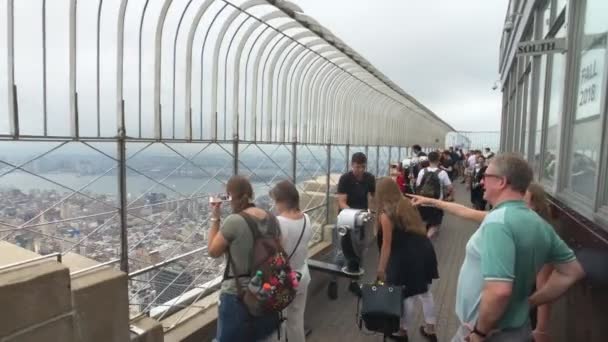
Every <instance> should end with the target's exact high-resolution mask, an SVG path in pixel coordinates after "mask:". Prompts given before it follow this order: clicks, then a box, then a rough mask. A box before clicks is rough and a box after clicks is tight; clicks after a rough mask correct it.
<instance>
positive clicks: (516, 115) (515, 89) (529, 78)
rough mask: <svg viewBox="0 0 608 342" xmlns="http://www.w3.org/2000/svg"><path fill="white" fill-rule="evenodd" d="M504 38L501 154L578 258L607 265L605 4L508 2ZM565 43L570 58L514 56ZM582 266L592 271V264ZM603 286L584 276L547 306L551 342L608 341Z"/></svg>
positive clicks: (602, 0) (592, 0) (598, 0)
mask: <svg viewBox="0 0 608 342" xmlns="http://www.w3.org/2000/svg"><path fill="white" fill-rule="evenodd" d="M509 8H510V12H509V13H507V16H506V22H511V23H512V24H513V28H512V29H511V30H509V29H508V26H509V25H506V26H505V28H507V29H506V30H505V32H504V34H503V38H502V42H501V44H500V46H501V53H500V71H501V80H502V86H503V89H502V90H503V112H502V121H501V122H502V127H501V140H500V144H501V150H503V151H514V152H519V153H521V154H522V155H524V156H525V157H526V158H527V159H528V161H529V162H531V163H532V165H533V169H534V174H535V181H537V182H539V183H541V184H542V185H544V187H545V190H546V191H547V193H548V194H549V195H550V196H549V197H550V198H551V202H552V209H553V213H554V215H555V217H554V223H555V224H554V225H555V228H556V230H557V231H558V233H559V234H560V236H561V237H562V238H563V239H564V241H566V243H568V245H569V246H570V247H571V248H573V249H574V250H575V252H576V253H577V255H579V256H580V255H582V254H581V253H583V254H584V253H586V252H588V251H598V254H597V255H598V256H597V258H596V259H594V260H593V263H595V264H596V265H595V266H594V267H598V265H599V267H604V268H608V170H607V169H608V124H607V119H606V117H607V114H606V113H607V109H606V103H607V101H606V98H607V93H608V91H607V86H606V85H607V79H608V73H607V72H606V70H608V68H607V67H606V64H607V63H608V58H607V57H608V52H607V51H608V1H606V0H541V1H533V0H519V1H515V0H512V1H511V5H510V7H509ZM553 38H567V45H566V52H563V53H561V52H558V53H553V54H544V55H539V56H534V57H531V56H521V55H520V56H518V55H517V54H516V50H517V45H518V43H520V42H523V41H530V40H542V39H553ZM581 262H582V263H583V266H584V267H585V268H586V269H587V270H588V271H589V270H592V268H591V266H592V264H590V263H589V262H588V261H584V260H582V259H581ZM607 290H608V287H607V286H606V283H605V280H604V281H602V280H598V279H596V278H593V277H587V278H586V279H585V280H584V281H582V282H580V283H578V284H577V285H576V286H575V287H574V288H572V289H571V290H570V291H568V293H567V294H566V295H565V296H564V297H562V298H561V299H560V300H559V301H557V302H556V303H555V304H554V305H553V310H552V321H551V326H550V328H551V334H552V340H555V341H607V340H608V330H607V329H606V327H607V326H608V321H607V319H608V309H606V308H607V307H608V297H607V296H606V293H608V291H607Z"/></svg>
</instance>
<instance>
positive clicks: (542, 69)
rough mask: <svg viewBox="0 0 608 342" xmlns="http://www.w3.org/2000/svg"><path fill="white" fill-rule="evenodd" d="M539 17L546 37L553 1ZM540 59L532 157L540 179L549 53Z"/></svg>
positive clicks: (541, 37)
mask: <svg viewBox="0 0 608 342" xmlns="http://www.w3.org/2000/svg"><path fill="white" fill-rule="evenodd" d="M539 11H540V12H539V16H540V18H539V19H538V21H539V25H540V29H539V36H538V39H544V38H545V37H546V36H547V34H548V33H549V28H550V24H551V1H547V2H546V3H545V6H544V7H543V8H541V9H540V10H539ZM536 58H538V60H539V64H538V71H537V70H534V72H535V73H536V72H538V85H537V87H538V95H537V99H538V103H537V105H536V106H537V107H536V121H535V123H536V126H535V130H534V132H533V133H532V139H533V140H534V151H533V153H534V156H533V157H532V169H533V170H534V174H535V175H536V179H540V176H541V162H542V158H541V157H542V155H541V153H540V152H541V149H542V146H541V143H542V137H543V136H544V132H545V129H544V126H543V119H544V117H545V88H546V81H547V55H541V56H538V57H536Z"/></svg>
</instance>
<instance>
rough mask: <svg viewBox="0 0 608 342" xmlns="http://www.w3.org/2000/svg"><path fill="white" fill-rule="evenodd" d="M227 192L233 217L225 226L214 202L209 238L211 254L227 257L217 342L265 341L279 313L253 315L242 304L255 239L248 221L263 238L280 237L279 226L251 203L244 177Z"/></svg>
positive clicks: (232, 181) (234, 180) (237, 178)
mask: <svg viewBox="0 0 608 342" xmlns="http://www.w3.org/2000/svg"><path fill="white" fill-rule="evenodd" d="M226 192H227V193H228V195H229V196H230V197H231V200H230V207H231V208H232V212H233V213H232V214H231V215H228V217H226V219H225V220H224V223H223V224H220V221H221V205H222V204H221V202H219V201H218V202H212V203H211V206H212V213H211V219H210V221H211V228H210V229H209V236H208V244H209V246H208V253H209V256H210V257H212V258H219V257H221V256H222V255H226V269H225V272H224V279H223V281H222V285H221V290H220V300H219V308H218V322H217V336H216V339H217V341H218V342H241V341H263V340H266V339H267V338H268V337H270V335H271V334H272V333H273V332H274V331H276V330H277V328H278V326H279V317H278V313H276V312H275V313H270V314H266V315H263V316H259V317H255V316H252V315H251V314H250V313H249V312H248V310H247V307H246V306H245V304H244V303H243V302H242V300H241V298H242V294H243V293H244V291H246V290H247V286H248V284H249V280H250V278H251V276H250V275H251V271H252V270H251V267H252V265H251V255H252V252H253V243H254V238H253V234H252V232H251V230H250V228H249V226H248V224H247V221H246V219H247V220H251V221H253V222H254V223H255V225H256V226H257V228H258V230H259V231H260V232H261V233H262V234H264V235H272V236H276V238H280V235H281V231H280V228H279V223H278V222H277V219H276V217H274V215H272V214H270V213H268V212H266V211H265V210H262V209H259V208H256V207H255V205H254V204H253V203H252V201H253V189H252V187H251V183H250V182H249V180H247V179H246V178H245V177H242V176H233V177H231V178H230V179H229V180H228V184H227V185H226Z"/></svg>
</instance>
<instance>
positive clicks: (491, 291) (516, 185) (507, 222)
mask: <svg viewBox="0 0 608 342" xmlns="http://www.w3.org/2000/svg"><path fill="white" fill-rule="evenodd" d="M531 180H532V170H531V169H530V167H529V166H528V163H527V162H526V161H525V160H523V159H521V158H520V157H519V156H517V155H515V154H502V155H499V156H497V157H495V158H494V159H492V162H491V163H490V165H489V166H488V169H487V170H486V173H485V176H484V185H485V194H484V198H485V199H486V200H487V201H488V202H490V204H492V206H494V209H493V210H492V211H491V212H490V213H489V214H488V215H487V216H486V218H485V219H484V221H483V222H482V224H481V226H480V227H479V229H478V230H477V231H476V232H475V233H474V234H473V236H471V239H470V240H469V242H468V243H467V246H466V256H465V260H464V262H463V264H462V267H461V269H460V275H459V277H458V289H457V293H456V315H457V316H458V318H459V319H460V321H461V323H462V324H461V327H460V328H459V329H458V331H457V333H456V335H455V336H454V338H453V339H452V341H453V342H456V341H458V342H460V341H463V340H467V341H531V328H530V322H529V319H528V317H529V316H528V313H529V309H530V304H529V301H530V302H533V304H534V305H539V304H543V303H546V302H548V301H551V300H554V299H555V298H557V297H558V296H559V295H561V294H563V292H564V291H565V290H566V289H567V288H568V287H569V286H571V285H572V284H574V283H575V282H576V281H577V280H578V279H580V278H581V277H582V276H583V274H584V272H583V270H582V268H581V266H580V264H579V263H578V261H576V257H575V256H574V253H573V252H572V250H571V249H570V248H568V246H567V245H566V244H565V243H564V242H563V241H562V240H561V239H560V238H559V236H558V235H557V234H556V233H555V231H554V230H553V228H552V227H551V226H550V225H549V224H548V223H547V222H546V221H544V220H543V219H542V218H540V217H539V216H538V215H537V214H536V213H535V212H534V211H532V210H530V209H528V208H527V207H526V204H525V203H524V201H523V196H524V194H525V192H526V189H527V188H528V185H529V184H530V182H531ZM546 263H551V264H554V266H555V271H554V273H553V274H552V275H551V278H550V280H549V281H548V283H547V285H546V286H544V287H543V288H542V289H539V291H538V292H537V293H536V294H535V295H534V296H533V297H531V298H529V295H530V291H531V289H532V287H533V285H534V282H535V278H536V274H537V272H538V271H539V270H540V268H541V267H542V266H543V265H544V264H546Z"/></svg>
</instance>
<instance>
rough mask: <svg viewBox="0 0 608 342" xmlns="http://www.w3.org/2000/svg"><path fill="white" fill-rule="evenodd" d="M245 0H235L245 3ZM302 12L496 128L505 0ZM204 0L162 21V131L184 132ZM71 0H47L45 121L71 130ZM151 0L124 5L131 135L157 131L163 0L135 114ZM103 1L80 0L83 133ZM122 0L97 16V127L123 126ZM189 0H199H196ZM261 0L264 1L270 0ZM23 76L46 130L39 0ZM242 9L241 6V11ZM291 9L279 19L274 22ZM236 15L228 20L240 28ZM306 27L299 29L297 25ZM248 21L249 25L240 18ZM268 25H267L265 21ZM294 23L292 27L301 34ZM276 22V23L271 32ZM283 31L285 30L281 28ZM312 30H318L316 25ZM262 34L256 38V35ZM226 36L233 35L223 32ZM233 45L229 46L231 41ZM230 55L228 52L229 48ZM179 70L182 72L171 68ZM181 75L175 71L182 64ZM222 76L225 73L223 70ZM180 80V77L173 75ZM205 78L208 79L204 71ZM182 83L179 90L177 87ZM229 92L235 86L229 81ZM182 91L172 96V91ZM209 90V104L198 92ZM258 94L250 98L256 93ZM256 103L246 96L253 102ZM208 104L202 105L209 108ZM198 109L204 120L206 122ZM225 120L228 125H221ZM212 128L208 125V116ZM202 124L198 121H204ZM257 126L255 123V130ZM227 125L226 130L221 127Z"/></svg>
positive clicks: (36, 129) (24, 94)
mask: <svg viewBox="0 0 608 342" xmlns="http://www.w3.org/2000/svg"><path fill="white" fill-rule="evenodd" d="M243 1H245V0H232V2H233V3H235V4H241V3H242V2H243ZM293 1H295V2H296V3H297V4H299V5H300V6H301V7H302V8H303V10H304V12H305V13H307V14H308V15H310V16H312V17H313V18H315V19H316V20H318V21H319V22H320V23H321V24H322V25H324V26H325V27H326V28H328V29H329V30H330V31H332V32H333V33H334V34H335V35H336V36H338V37H339V38H340V39H341V40H342V41H344V42H346V43H347V44H348V45H349V46H350V47H351V48H353V49H355V50H356V51H358V52H359V53H360V54H361V55H362V56H363V57H365V58H366V59H367V60H368V61H370V62H371V63H372V64H373V65H374V66H375V67H376V68H377V69H379V70H380V71H381V72H382V73H384V74H385V75H386V76H388V77H389V78H390V79H392V80H393V81H394V82H395V83H397V84H398V85H399V86H400V87H401V88H402V89H404V90H405V91H407V92H408V93H410V94H411V95H413V96H414V97H416V98H417V99H418V100H419V101H420V102H422V103H423V104H425V105H426V106H427V107H429V108H431V109H432V110H433V111H434V112H435V113H436V114H437V115H439V116H440V117H442V118H443V119H444V120H445V121H447V122H448V123H450V124H451V125H452V126H453V127H454V128H456V129H458V130H474V131H479V130H498V129H499V128H500V127H499V122H500V103H501V94H500V92H499V91H493V90H492V89H491V88H492V85H493V84H494V82H495V80H497V79H498V78H499V76H498V71H497V70H498V67H497V65H498V52H499V51H498V46H499V43H500V31H501V28H502V23H503V19H504V15H505V12H506V7H507V3H508V0H459V1H454V0H373V1H372V0H293ZM203 2H204V0H174V1H172V2H171V7H170V10H169V14H168V16H167V20H166V21H165V26H164V27H165V29H164V31H163V45H162V49H161V50H162V52H161V54H162V58H161V74H162V75H161V100H160V105H161V109H162V111H161V112H162V125H161V126H162V128H163V132H162V134H163V137H170V136H173V135H174V136H175V137H177V138H181V137H184V134H185V118H186V113H187V110H186V108H187V107H186V105H185V100H184V99H185V96H184V94H185V93H186V91H185V86H184V84H185V76H184V75H185V63H184V61H185V60H186V54H185V51H186V49H185V42H186V38H187V37H188V35H187V34H186V33H187V32H186V33H184V32H185V30H186V29H185V28H188V27H189V25H191V24H192V22H193V20H194V17H195V13H196V8H198V7H200V6H201V4H202V3H203ZM69 3H70V1H68V0H61V1H59V0H58V1H52V2H48V4H49V5H47V12H46V13H47V22H46V28H47V65H48V68H47V83H48V90H47V93H48V97H47V100H48V104H47V105H48V119H47V123H48V133H49V134H50V135H60V136H62V135H68V134H70V126H69V122H70V117H69V110H68V106H69V103H70V94H69V87H68V84H69V82H68V81H69V79H68V77H67V75H68V74H69V61H70V59H69V49H68V37H69V35H68V34H67V33H68V32H69V31H68V23H69ZM146 3H148V2H147V1H145V0H131V1H129V3H128V4H129V6H128V8H127V11H126V19H125V33H124V61H123V66H124V77H123V82H122V85H123V88H124V94H123V98H124V99H125V113H126V120H127V122H126V127H127V134H128V135H132V136H134V135H136V134H137V133H138V132H137V128H138V125H141V127H142V135H143V136H153V133H154V132H153V128H154V126H153V123H154V118H153V108H154V103H153V101H152V99H153V97H152V94H153V87H152V86H153V84H154V82H153V71H154V67H155V66H154V60H153V57H154V37H155V35H154V34H155V29H156V25H157V20H156V19H157V17H158V15H159V13H160V9H161V6H162V3H163V1H149V4H150V6H149V7H148V8H147V9H148V11H147V14H146V17H145V18H146V20H144V22H143V26H142V29H143V35H142V51H141V55H142V63H141V65H142V83H141V91H142V104H141V111H142V118H141V120H139V117H138V110H139V105H138V89H139V82H138V77H137V76H138V75H137V70H138V65H139V64H138V59H137V58H138V55H139V50H138V46H139V44H138V39H139V32H140V31H139V28H140V18H141V17H142V13H143V9H144V8H145V7H144V6H145V4H146ZM6 4H7V1H2V0H0V23H3V22H6V19H7V18H6V14H7V12H6ZM98 4H99V1H81V2H78V12H77V18H78V19H77V30H76V31H77V35H76V39H77V42H76V45H77V51H76V60H77V64H76V76H77V77H76V92H77V93H78V109H79V111H78V115H79V127H80V134H81V135H84V136H93V135H96V134H97V120H96V119H97V117H96V112H97V111H96V107H95V104H96V101H95V99H96V51H97V47H96V39H97V38H96V32H97V6H98ZM119 4H120V0H106V1H104V2H103V7H102V12H101V13H102V15H101V18H102V20H101V24H100V32H101V33H100V42H101V43H100V81H99V82H100V88H101V89H100V99H101V101H100V117H101V120H100V121H99V131H100V134H101V135H102V136H113V135H115V134H116V127H117V123H116V117H117V115H116V110H117V106H116V103H118V102H119V101H117V100H115V96H116V91H115V88H116V85H117V83H118V82H117V80H116V76H117V73H116V56H117V53H116V48H117V44H116V27H117V22H116V18H118V12H117V9H118V7H119V6H118V5H119ZM190 5H192V6H191V7H189V6H190ZM224 5H225V3H224V2H222V1H216V2H214V3H213V4H212V6H211V7H210V8H209V10H208V13H206V14H205V16H203V19H202V24H201V25H200V26H199V27H200V29H199V30H197V31H196V35H195V36H194V41H193V46H195V47H196V48H195V49H194V51H193V55H192V58H193V60H194V61H197V60H200V59H201V58H200V54H201V52H202V50H201V46H205V44H203V41H204V39H205V38H206V37H207V36H206V34H205V32H206V29H207V28H208V27H210V25H211V22H212V19H213V18H214V17H215V13H220V15H219V17H218V18H219V19H218V23H221V22H222V21H223V20H226V18H227V17H228V15H229V14H230V13H232V12H233V11H234V9H233V8H231V7H227V8H224ZM259 7H262V8H261V9H260V8H259ZM270 9H271V7H270V6H258V8H254V9H252V12H253V13H254V15H257V16H260V15H262V14H264V13H268V12H269V11H270ZM14 13H15V29H14V31H15V33H14V34H15V84H16V85H17V89H18V92H17V93H18V104H19V120H20V128H21V133H22V134H32V135H39V134H42V130H43V123H44V120H43V115H42V113H43V111H42V108H43V96H42V94H43V92H42V89H43V88H42V85H43V84H44V83H43V80H42V75H43V72H42V65H43V64H42V56H43V54H42V42H43V40H42V16H41V15H42V1H41V0H37V1H34V0H32V1H18V2H17V1H15V9H14ZM180 13H186V15H185V17H184V20H183V22H184V23H185V24H184V25H183V27H182V28H181V31H180V35H179V36H178V37H179V39H178V40H177V42H178V44H177V45H176V48H177V49H176V51H177V54H176V55H175V58H176V59H175V60H176V61H177V62H176V63H175V67H174V56H173V51H174V50H173V41H174V37H175V32H178V31H177V27H178V25H179V24H178V23H181V20H180ZM242 18H245V17H244V16H241V19H239V20H243V19H242ZM286 20H287V19H286V18H279V19H274V20H273V22H272V25H273V26H275V27H276V26H278V25H279V24H280V23H281V22H285V21H286ZM219 26H220V25H219V24H218V25H215V26H214V28H213V29H212V32H215V33H214V34H210V35H209V37H210V38H209V42H207V45H206V46H207V47H206V51H207V52H206V53H205V62H204V63H202V64H205V65H209V66H210V65H211V57H210V56H211V55H212V54H211V53H212V47H213V46H214V45H215V42H214V39H216V35H217V32H216V31H218V30H219ZM236 27H237V25H232V27H231V29H230V31H228V32H229V34H231V33H230V32H234V30H236ZM298 30H300V31H301V30H302V29H301V28H299V29H298ZM243 31H244V30H243ZM260 31H261V30H260ZM295 32H296V31H292V32H290V33H289V34H290V35H293V34H294V33H295ZM266 34H267V35H268V34H269V33H268V32H267V33H266ZM6 36H7V35H6V26H5V25H0V51H2V49H4V47H5V46H6ZM276 39H280V37H277V38H276ZM307 39H308V40H311V39H313V38H311V37H309V38H307ZM250 41H254V40H252V39H251V40H250ZM224 46H226V44H224ZM224 48H226V47H224ZM222 56H223V54H222ZM6 58H7V55H6V54H5V53H0V104H5V103H7V101H8V99H7V95H8V92H7V89H8V87H7V84H8V83H7V82H6V80H7V72H6V71H5V70H6V69H5V68H6V66H7V63H6ZM174 70H175V74H174V73H173V72H174ZM200 70H201V63H193V66H192V73H193V78H194V81H193V85H192V89H193V93H194V94H195V96H194V100H193V101H192V103H191V104H190V106H191V108H192V111H193V112H194V113H199V112H201V113H202V114H201V115H200V116H199V115H193V134H194V136H195V137H197V136H200V129H198V127H199V124H198V122H201V121H202V122H208V121H210V120H211V119H210V118H211V113H212V112H213V111H214V110H213V109H212V110H209V109H210V108H211V107H210V106H209V103H210V101H209V100H208V99H209V98H211V88H212V87H209V86H207V87H206V88H205V92H204V93H203V95H202V96H197V95H196V94H198V93H199V91H198V88H197V87H198V84H199V81H197V80H196V78H197V77H198V78H199V79H200V77H201V76H199V75H200ZM210 70H211V68H210V67H207V68H206V69H205V76H204V79H205V81H206V82H207V83H205V84H210V83H209V82H208V81H210V80H211V73H210ZM173 75H175V76H173ZM230 75H232V73H230V72H228V73H226V77H227V78H226V84H229V83H230V82H232V76H230ZM220 79H221V80H220V81H221V82H223V80H224V78H223V77H220ZM174 80H175V88H173V81H174ZM221 82H220V83H219V87H218V88H219V89H218V91H219V92H218V94H217V96H218V98H220V99H222V98H224V95H223V88H224V87H223V86H222V84H223V83H221ZM201 84H202V83H201ZM174 89H175V90H174ZM227 91H228V93H227V94H228V96H226V97H227V98H230V97H231V95H232V94H231V93H230V87H228V89H227ZM174 92H175V97H173V93H174ZM201 97H202V98H203V99H206V100H205V101H206V102H205V104H204V105H203V103H202V102H201V104H200V105H199V100H198V99H200V98H201ZM249 100H251V98H250V99H249ZM230 103H231V101H229V102H228V103H227V104H223V103H221V104H220V107H219V108H217V109H216V110H217V111H218V113H220V114H221V112H222V111H223V112H224V113H228V112H232V111H231V107H230V105H229V104H230ZM248 105H249V104H248ZM201 108H203V109H201ZM230 119H231V116H228V117H227V119H226V120H219V121H218V123H219V124H220V127H219V130H220V131H222V130H223V128H224V127H231V120H230ZM197 120H199V121H198V122H197ZM222 125H224V126H223V127H222ZM207 126H208V127H207V128H206V130H205V132H210V128H209V127H211V126H210V125H207ZM8 127H9V124H8V111H7V106H6V105H0V133H7V132H8ZM197 129H198V131H197ZM247 132H249V130H247ZM224 133H225V132H224Z"/></svg>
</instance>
